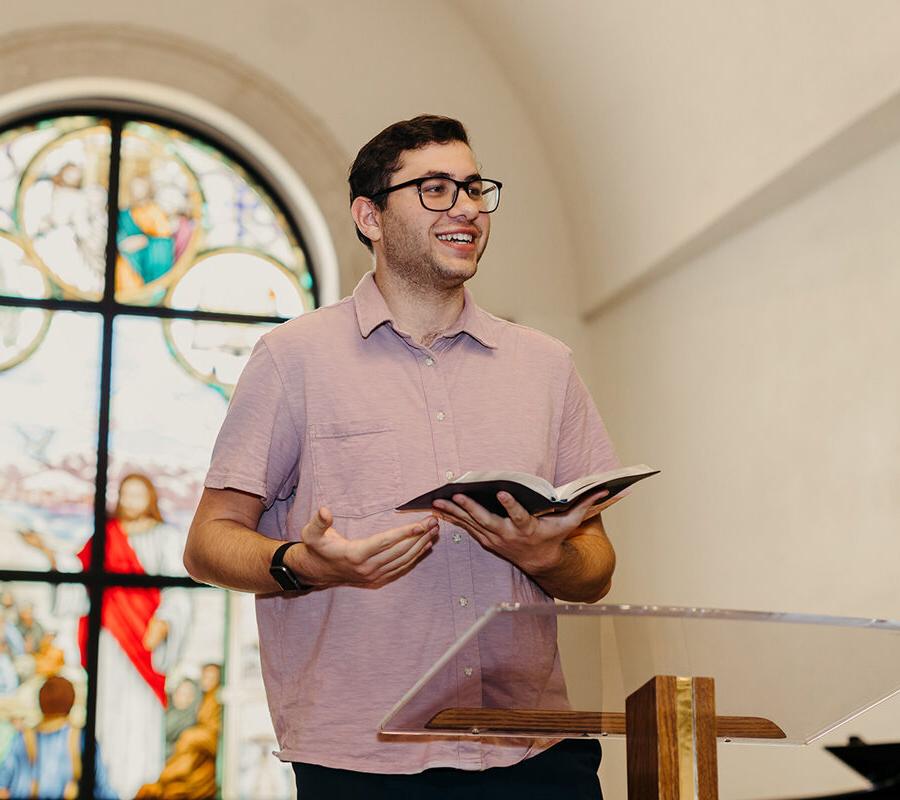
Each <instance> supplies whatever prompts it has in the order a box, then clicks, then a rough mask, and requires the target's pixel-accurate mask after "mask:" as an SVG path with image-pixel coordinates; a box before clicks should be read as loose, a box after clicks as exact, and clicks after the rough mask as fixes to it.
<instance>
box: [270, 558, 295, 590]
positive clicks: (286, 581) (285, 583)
mask: <svg viewBox="0 0 900 800" xmlns="http://www.w3.org/2000/svg"><path fill="white" fill-rule="evenodd" d="M269 574H270V575H271V576H272V577H273V578H275V580H276V581H278V585H279V586H280V587H281V588H282V589H299V588H300V586H299V581H298V580H297V578H296V577H295V576H294V574H293V573H292V572H291V571H290V570H289V569H288V568H287V567H286V566H284V564H278V565H275V566H271V567H269Z"/></svg>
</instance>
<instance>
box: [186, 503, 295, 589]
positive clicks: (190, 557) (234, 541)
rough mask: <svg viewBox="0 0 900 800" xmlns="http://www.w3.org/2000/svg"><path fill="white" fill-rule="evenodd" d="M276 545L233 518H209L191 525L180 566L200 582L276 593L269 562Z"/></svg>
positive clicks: (277, 586) (278, 587)
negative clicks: (182, 562)
mask: <svg viewBox="0 0 900 800" xmlns="http://www.w3.org/2000/svg"><path fill="white" fill-rule="evenodd" d="M280 544H282V543H281V542H280V541H277V540H275V539H270V538H269V537H268V536H263V535H262V534H261V533H257V532H256V531H254V530H251V529H250V528H248V527H246V526H245V525H242V524H240V523H238V522H234V521H233V520H223V519H210V520H207V521H205V522H202V523H200V524H198V525H195V526H194V527H192V528H191V534H190V537H189V539H188V545H187V547H186V548H185V551H184V566H185V568H186V569H187V571H188V573H189V574H190V576H191V577H192V578H194V579H195V580H198V581H201V582H202V583H209V584H212V585H214V586H221V587H222V588H224V589H236V590H237V591H240V592H254V593H256V594H265V593H268V592H278V591H281V587H280V586H279V585H278V584H277V583H276V582H275V579H274V578H272V576H271V575H270V574H269V565H270V564H271V562H272V556H273V554H274V553H275V550H276V549H277V548H278V546H279V545H280ZM298 546H299V545H298Z"/></svg>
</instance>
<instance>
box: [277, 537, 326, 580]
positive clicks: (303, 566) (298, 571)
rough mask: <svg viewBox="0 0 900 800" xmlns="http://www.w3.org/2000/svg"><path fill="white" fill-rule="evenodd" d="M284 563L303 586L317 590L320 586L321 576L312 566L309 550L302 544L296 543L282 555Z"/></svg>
mask: <svg viewBox="0 0 900 800" xmlns="http://www.w3.org/2000/svg"><path fill="white" fill-rule="evenodd" d="M284 563H285V564H286V565H287V566H288V567H289V568H290V569H291V571H292V572H293V573H294V575H296V576H297V580H298V581H300V583H302V584H304V585H305V586H309V587H315V588H319V587H320V586H321V585H322V579H321V575H319V573H318V572H317V571H316V569H315V567H314V566H313V564H312V559H311V553H310V551H309V548H308V547H307V546H306V545H305V544H303V542H298V543H297V544H295V545H294V546H293V547H291V548H290V549H289V550H288V551H287V553H285V554H284Z"/></svg>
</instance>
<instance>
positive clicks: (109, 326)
mask: <svg viewBox="0 0 900 800" xmlns="http://www.w3.org/2000/svg"><path fill="white" fill-rule="evenodd" d="M110 122H111V140H110V148H109V152H110V166H109V187H108V194H107V199H106V206H107V223H106V225H107V229H106V271H105V273H106V280H105V284H104V287H103V300H102V301H101V303H100V307H101V310H102V312H103V340H102V350H101V356H100V407H99V420H98V422H99V424H98V426H97V476H96V480H95V484H94V536H93V541H92V543H91V563H90V566H89V567H88V569H87V570H86V573H87V574H86V578H87V589H88V594H89V596H90V599H91V605H90V611H89V612H88V641H87V664H86V665H85V668H86V670H87V676H88V691H87V709H86V711H87V716H86V719H85V740H84V749H83V756H82V770H81V780H80V782H79V784H80V785H79V796H80V797H93V796H94V781H95V777H96V776H95V769H94V766H95V764H96V746H97V738H96V729H97V680H98V664H99V645H100V627H101V624H102V616H101V612H102V610H103V591H104V584H105V582H106V581H105V580H104V572H105V561H106V559H105V554H106V488H107V468H108V466H109V415H110V395H111V388H112V348H113V326H114V323H115V316H116V311H115V286H116V258H117V251H118V246H117V243H116V233H117V231H118V227H119V166H120V163H121V144H122V120H121V119H118V118H115V117H114V118H112V119H111V121H110Z"/></svg>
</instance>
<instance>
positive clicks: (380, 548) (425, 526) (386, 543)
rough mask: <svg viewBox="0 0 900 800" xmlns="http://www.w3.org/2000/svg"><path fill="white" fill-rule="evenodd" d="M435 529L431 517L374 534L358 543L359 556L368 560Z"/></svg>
mask: <svg viewBox="0 0 900 800" xmlns="http://www.w3.org/2000/svg"><path fill="white" fill-rule="evenodd" d="M437 527H438V521H437V518H436V517H435V516H433V515H432V516H428V517H426V518H425V519H423V520H419V521H418V522H412V523H410V524H409V525H401V526H400V527H399V528H391V529H390V530H387V531H383V532H382V533H376V534H375V535H373V536H370V537H368V538H367V539H362V540H361V541H360V542H359V546H360V550H359V553H360V556H361V558H363V559H369V558H371V557H372V556H374V555H377V554H378V553H383V552H385V551H387V550H390V549H391V548H392V547H394V546H395V545H397V544H398V543H401V542H403V541H404V540H408V539H412V540H415V539H417V538H418V537H420V536H423V535H425V534H429V533H435V532H437Z"/></svg>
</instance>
